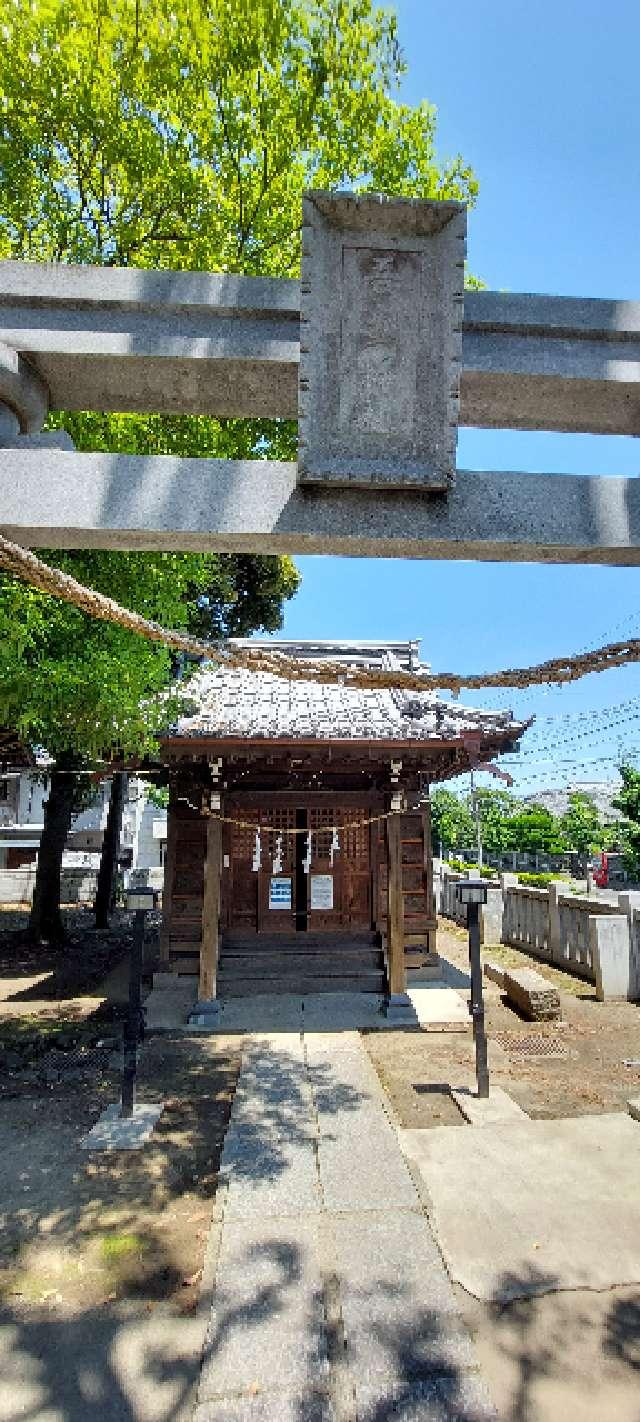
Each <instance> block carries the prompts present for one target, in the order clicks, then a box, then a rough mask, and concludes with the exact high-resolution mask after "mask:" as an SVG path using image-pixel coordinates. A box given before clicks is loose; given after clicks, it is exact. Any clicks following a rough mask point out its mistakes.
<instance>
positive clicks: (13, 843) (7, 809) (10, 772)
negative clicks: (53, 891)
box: [0, 759, 167, 875]
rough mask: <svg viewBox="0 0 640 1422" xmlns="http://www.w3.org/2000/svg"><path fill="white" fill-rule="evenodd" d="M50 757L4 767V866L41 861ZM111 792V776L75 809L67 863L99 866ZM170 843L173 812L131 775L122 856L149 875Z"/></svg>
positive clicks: (0, 828)
mask: <svg viewBox="0 0 640 1422" xmlns="http://www.w3.org/2000/svg"><path fill="white" fill-rule="evenodd" d="M46 766H47V761H46V760H44V759H43V761H42V764H41V766H40V770H39V772H38V767H37V765H36V764H33V765H32V766H31V767H29V768H25V769H6V770H2V769H1V768H0V870H2V869H20V868H24V867H26V866H28V865H30V864H35V863H36V860H37V857H38V849H39V846H40V837H41V835H42V830H43V827H44V807H45V803H46V799H47V795H48V793H49V785H48V781H47V779H46ZM110 795H111V781H110V779H106V780H103V781H101V782H100V784H99V785H98V786H97V788H96V791H95V795H94V796H93V798H92V801H91V803H90V804H89V805H87V807H86V808H85V809H84V810H81V811H80V812H79V814H77V815H75V816H74V818H73V820H72V822H71V829H70V831H69V835H68V838H67V845H66V848H65V851H64V855H63V860H62V863H63V868H86V869H97V867H98V864H99V861H100V854H101V851H102V839H103V835H104V829H105V825H106V823H107V814H108V811H109V798H110ZM166 844H167V812H166V810H164V809H161V808H159V807H158V806H157V805H154V804H153V802H152V801H151V800H149V798H148V783H147V782H146V781H144V780H142V779H140V778H139V777H138V776H134V775H132V776H130V777H129V782H128V791H127V799H126V802H125V806H124V812H123V816H122V831H121V835H120V850H119V858H120V861H121V863H122V865H123V867H125V868H126V869H130V870H132V871H136V873H138V874H140V873H142V874H143V875H144V874H145V873H146V871H148V870H152V869H153V870H161V869H162V867H163V865H164V856H165V853H166Z"/></svg>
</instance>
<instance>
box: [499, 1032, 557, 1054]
mask: <svg viewBox="0 0 640 1422" xmlns="http://www.w3.org/2000/svg"><path fill="white" fill-rule="evenodd" d="M495 1041H496V1042H499V1043H500V1046H501V1047H504V1050H505V1052H507V1053H508V1055H509V1056H510V1057H566V1055H567V1048H566V1046H565V1044H564V1042H561V1041H560V1038H559V1037H544V1036H542V1034H540V1033H537V1034H536V1033H535V1032H531V1033H530V1034H529V1035H527V1036H526V1037H514V1036H512V1034H511V1033H510V1032H496V1033H495Z"/></svg>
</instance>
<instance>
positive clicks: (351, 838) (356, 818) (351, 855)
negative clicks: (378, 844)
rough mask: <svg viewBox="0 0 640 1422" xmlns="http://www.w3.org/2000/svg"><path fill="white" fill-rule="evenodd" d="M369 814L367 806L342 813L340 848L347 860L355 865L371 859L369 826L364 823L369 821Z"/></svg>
mask: <svg viewBox="0 0 640 1422" xmlns="http://www.w3.org/2000/svg"><path fill="white" fill-rule="evenodd" d="M369 813H370V811H369V810H368V808H367V807H366V806H365V805H362V806H360V807H358V808H354V809H352V810H344V811H343V812H342V816H341V818H342V824H343V828H342V830H341V833H340V846H341V848H342V850H343V853H344V855H345V858H346V859H348V860H350V861H352V862H354V863H362V862H363V861H366V860H367V859H368V858H369V826H368V824H363V823H362V821H363V820H366V819H368V817H369Z"/></svg>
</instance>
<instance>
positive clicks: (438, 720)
mask: <svg viewBox="0 0 640 1422" xmlns="http://www.w3.org/2000/svg"><path fill="white" fill-rule="evenodd" d="M270 645H271V646H273V645H274V643H270ZM275 645H276V646H277V647H278V648H279V649H282V650H288V648H289V644H285V643H277V644H275ZM314 646H315V647H316V648H317V646H318V644H317V643H316V644H314ZM334 648H335V644H327V655H331V656H333V655H334ZM314 654H315V655H316V656H317V651H316V652H315V653H314ZM377 665H378V666H379V665H380V659H379V657H378V658H377ZM182 691H183V693H184V695H185V697H187V698H188V700H189V702H190V703H191V704H192V705H193V707H194V709H193V711H191V708H189V714H185V715H183V716H181V717H180V719H179V721H178V722H177V724H176V726H175V727H173V728H172V730H171V732H170V735H171V736H179V737H189V738H192V737H198V736H202V737H204V736H210V737H215V738H218V737H219V738H222V739H223V738H225V737H235V738H240V739H243V740H244V739H247V740H295V739H298V740H318V741H325V740H326V741H329V740H345V741H350V740H351V741H353V740H358V741H363V740H371V741H384V740H387V741H394V740H397V741H399V742H403V741H405V742H406V741H418V742H419V741H427V740H434V739H439V740H443V741H451V740H453V739H457V738H458V737H461V736H463V735H464V734H468V733H470V732H478V731H480V732H485V733H486V734H487V735H491V736H493V737H495V734H496V732H497V733H498V734H502V735H503V736H504V737H505V738H510V737H513V738H515V737H517V736H518V735H520V733H521V732H522V730H523V729H524V727H523V725H522V723H518V722H515V721H514V720H513V718H512V716H511V712H509V711H482V710H478V709H477V708H476V707H468V706H461V705H460V703H459V702H457V701H450V700H445V699H444V698H443V697H439V696H438V695H437V693H436V692H428V693H425V694H416V693H414V692H398V691H365V690H360V689H359V688H355V687H349V686H340V685H334V684H328V683H326V684H325V683H321V682H314V681H291V682H290V681H284V680H282V679H281V678H280V677H276V676H272V675H271V674H269V673H267V672H248V671H243V670H229V669H225V670H221V669H220V668H218V667H212V666H208V665H205V666H204V667H202V668H201V670H200V671H198V672H196V674H195V675H194V676H193V677H192V678H191V679H190V680H189V681H188V682H185V683H184V686H183V688H182Z"/></svg>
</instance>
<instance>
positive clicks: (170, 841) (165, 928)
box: [160, 790, 178, 963]
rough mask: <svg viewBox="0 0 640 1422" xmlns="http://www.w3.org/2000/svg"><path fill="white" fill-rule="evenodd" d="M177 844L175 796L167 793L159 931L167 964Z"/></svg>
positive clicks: (163, 956) (162, 958)
mask: <svg viewBox="0 0 640 1422" xmlns="http://www.w3.org/2000/svg"><path fill="white" fill-rule="evenodd" d="M177 842H178V806H177V803H176V796H175V794H174V792H173V790H171V791H170V792H169V805H168V809H167V850H166V854H165V857H164V878H163V881H162V928H161V929H160V961H161V962H162V963H168V962H169V939H170V935H171V905H172V899H173V881H174V878H175V872H176V845H177Z"/></svg>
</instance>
